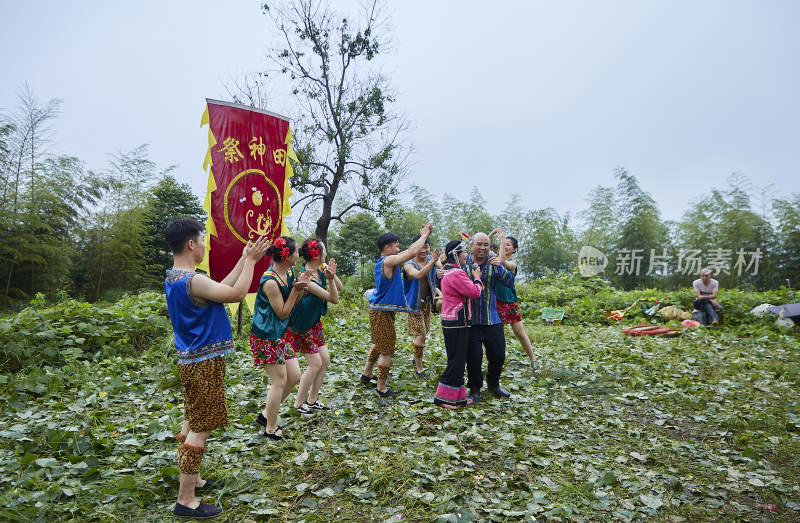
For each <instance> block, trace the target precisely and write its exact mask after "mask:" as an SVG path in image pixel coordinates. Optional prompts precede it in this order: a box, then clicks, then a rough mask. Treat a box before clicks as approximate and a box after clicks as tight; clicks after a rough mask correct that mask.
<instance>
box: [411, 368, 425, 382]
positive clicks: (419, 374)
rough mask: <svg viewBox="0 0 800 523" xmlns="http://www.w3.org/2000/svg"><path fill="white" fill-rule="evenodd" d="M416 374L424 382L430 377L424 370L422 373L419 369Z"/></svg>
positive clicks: (415, 370)
mask: <svg viewBox="0 0 800 523" xmlns="http://www.w3.org/2000/svg"><path fill="white" fill-rule="evenodd" d="M414 372H415V373H416V374H417V377H418V378H420V379H423V380H424V379H426V378H427V377H428V373H427V372H425V371H424V370H423V371H422V372H419V371H418V370H417V369H414Z"/></svg>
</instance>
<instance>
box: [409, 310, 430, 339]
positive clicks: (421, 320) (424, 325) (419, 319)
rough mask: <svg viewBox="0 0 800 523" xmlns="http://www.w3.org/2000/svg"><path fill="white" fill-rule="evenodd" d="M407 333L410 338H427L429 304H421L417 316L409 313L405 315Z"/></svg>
mask: <svg viewBox="0 0 800 523" xmlns="http://www.w3.org/2000/svg"><path fill="white" fill-rule="evenodd" d="M406 323H407V324H408V333H409V334H411V335H412V336H427V335H428V331H429V330H431V302H429V301H425V302H422V303H421V304H420V306H419V314H414V313H413V312H409V313H408V314H407V315H406Z"/></svg>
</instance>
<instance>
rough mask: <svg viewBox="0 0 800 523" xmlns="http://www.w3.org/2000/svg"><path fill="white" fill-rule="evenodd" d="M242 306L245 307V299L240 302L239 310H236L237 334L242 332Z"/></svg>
mask: <svg viewBox="0 0 800 523" xmlns="http://www.w3.org/2000/svg"><path fill="white" fill-rule="evenodd" d="M242 307H244V300H242V301H241V302H239V310H238V311H237V312H236V336H237V337H238V336H239V335H241V334H242Z"/></svg>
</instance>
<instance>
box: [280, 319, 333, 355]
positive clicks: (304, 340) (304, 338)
mask: <svg viewBox="0 0 800 523" xmlns="http://www.w3.org/2000/svg"><path fill="white" fill-rule="evenodd" d="M286 341H287V343H288V344H289V345H290V346H291V347H292V350H293V351H294V352H295V353H298V352H299V353H302V354H316V353H318V352H319V348H320V347H322V346H323V345H325V329H323V327H322V322H321V321H318V322H317V323H315V324H314V326H313V327H311V328H310V329H308V330H307V331H306V332H295V331H293V330H292V329H291V328H288V329H286Z"/></svg>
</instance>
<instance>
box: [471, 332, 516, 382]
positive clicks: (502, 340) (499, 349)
mask: <svg viewBox="0 0 800 523" xmlns="http://www.w3.org/2000/svg"><path fill="white" fill-rule="evenodd" d="M483 347H486V360H487V361H488V366H487V369H486V385H487V386H488V387H489V388H490V389H493V388H495V387H498V386H499V385H500V373H501V372H503V363H505V361H506V335H505V333H504V332H503V324H502V323H498V324H497V325H473V326H472V327H470V328H469V350H468V352H467V378H468V379H469V382H468V384H467V387H469V391H470V392H471V393H472V392H479V391H480V390H481V387H482V386H483V371H482V369H481V367H482V366H483Z"/></svg>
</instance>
